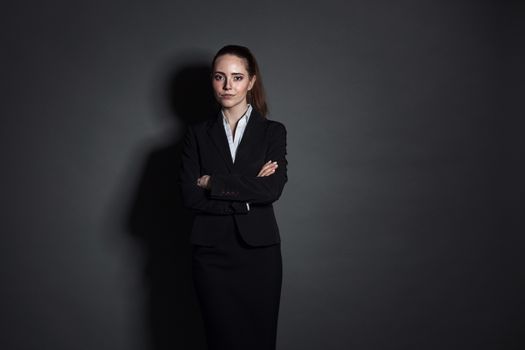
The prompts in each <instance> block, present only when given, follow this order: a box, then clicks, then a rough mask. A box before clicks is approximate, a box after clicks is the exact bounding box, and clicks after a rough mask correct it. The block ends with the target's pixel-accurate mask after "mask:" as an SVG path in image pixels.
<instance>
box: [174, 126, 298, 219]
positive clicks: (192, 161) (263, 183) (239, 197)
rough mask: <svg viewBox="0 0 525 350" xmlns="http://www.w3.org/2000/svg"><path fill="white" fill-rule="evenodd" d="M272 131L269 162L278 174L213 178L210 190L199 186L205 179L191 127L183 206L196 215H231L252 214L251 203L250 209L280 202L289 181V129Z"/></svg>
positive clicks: (182, 172)
mask: <svg viewBox="0 0 525 350" xmlns="http://www.w3.org/2000/svg"><path fill="white" fill-rule="evenodd" d="M269 127H270V128H272V129H273V130H270V131H269V132H270V134H271V136H270V144H269V147H268V151H267V154H266V158H267V160H272V161H276V162H277V165H278V166H277V168H276V169H275V172H273V173H270V174H269V175H266V176H245V175H238V174H213V175H212V176H211V177H210V178H209V183H208V184H207V186H206V187H207V188H203V187H201V186H199V185H197V181H198V179H199V178H200V176H201V174H200V165H199V154H198V150H197V145H196V139H195V135H194V132H193V129H192V127H191V126H189V127H188V131H187V132H186V135H185V138H184V144H183V151H182V163H181V169H180V188H181V191H182V199H183V205H184V206H185V207H186V208H188V209H190V210H192V211H193V212H196V213H201V214H202V213H205V214H212V215H230V214H246V213H248V211H249V209H248V207H247V205H246V203H247V202H249V203H250V205H265V204H271V203H273V202H275V201H276V200H278V199H279V197H280V196H281V193H282V191H283V188H284V185H285V183H286V182H287V181H288V177H287V164H288V162H287V160H286V154H287V152H286V128H285V127H284V125H283V124H281V123H272V125H270V126H269ZM267 164H268V163H267ZM267 164H265V166H263V168H262V169H261V172H260V173H259V175H261V174H262V173H263V169H265V167H267Z"/></svg>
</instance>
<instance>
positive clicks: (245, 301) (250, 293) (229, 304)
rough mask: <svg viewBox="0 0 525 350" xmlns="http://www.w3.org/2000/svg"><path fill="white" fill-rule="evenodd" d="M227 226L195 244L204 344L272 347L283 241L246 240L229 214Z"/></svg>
mask: <svg viewBox="0 0 525 350" xmlns="http://www.w3.org/2000/svg"><path fill="white" fill-rule="evenodd" d="M230 231H231V234H228V235H225V237H224V239H222V240H221V242H220V243H219V244H218V245H216V246H213V247H208V246H201V245H193V256H192V269H193V282H194V286H195V289H196V292H197V297H198V299H199V304H200V308H201V312H202V316H203V320H204V326H205V328H206V338H207V343H208V349H209V350H248V349H249V350H275V346H276V336H277V320H278V313H279V302H280V298H281V285H282V257H281V245H280V243H278V244H274V245H271V246H264V247H252V246H249V245H247V244H246V243H245V242H244V241H243V239H242V237H241V236H240V234H239V231H238V229H237V227H236V225H235V221H234V218H233V216H232V217H231V230H230ZM210 234H213V232H210Z"/></svg>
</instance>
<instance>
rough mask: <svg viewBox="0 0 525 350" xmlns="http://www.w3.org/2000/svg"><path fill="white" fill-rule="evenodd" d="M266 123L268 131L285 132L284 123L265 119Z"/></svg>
mask: <svg viewBox="0 0 525 350" xmlns="http://www.w3.org/2000/svg"><path fill="white" fill-rule="evenodd" d="M266 120H267V122H268V129H269V130H270V131H284V132H286V126H284V123H283V122H281V121H278V120H275V119H268V118H267V119H266Z"/></svg>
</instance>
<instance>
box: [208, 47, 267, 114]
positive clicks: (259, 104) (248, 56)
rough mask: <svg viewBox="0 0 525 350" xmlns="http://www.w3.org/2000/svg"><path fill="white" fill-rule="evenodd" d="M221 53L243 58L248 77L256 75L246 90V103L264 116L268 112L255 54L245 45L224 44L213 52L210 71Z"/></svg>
mask: <svg viewBox="0 0 525 350" xmlns="http://www.w3.org/2000/svg"><path fill="white" fill-rule="evenodd" d="M222 55H234V56H237V57H239V58H242V59H244V61H245V62H246V70H247V71H248V74H249V75H250V79H251V78H252V77H253V76H254V75H255V76H256V77H257V78H256V80H255V83H254V84H253V87H252V89H251V90H250V91H248V94H247V99H248V103H250V104H252V105H253V107H254V108H255V109H257V110H258V111H259V112H260V113H261V114H262V115H263V117H266V114H268V106H267V104H266V94H265V93H264V86H263V83H262V77H261V72H260V71H259V65H258V64H257V60H256V59H255V56H254V55H253V54H252V53H251V51H250V50H249V49H248V48H247V47H245V46H239V45H226V46H224V47H223V48H221V49H220V50H219V51H218V52H217V53H216V54H215V57H214V58H213V61H212V63H211V69H212V72H213V68H214V67H215V61H216V60H217V58H218V57H219V56H222Z"/></svg>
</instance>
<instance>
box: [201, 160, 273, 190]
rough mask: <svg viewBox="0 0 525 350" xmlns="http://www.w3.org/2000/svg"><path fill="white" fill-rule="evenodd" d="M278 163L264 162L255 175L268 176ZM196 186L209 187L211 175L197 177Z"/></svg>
mask: <svg viewBox="0 0 525 350" xmlns="http://www.w3.org/2000/svg"><path fill="white" fill-rule="evenodd" d="M278 166H279V165H278V164H277V162H272V161H271V160H269V161H268V162H267V163H266V164H264V165H263V166H262V168H261V170H260V171H259V174H258V175H257V177H263V176H270V175H272V174H273V173H275V169H277V167H278ZM197 186H199V187H202V188H204V189H206V190H209V189H211V176H210V175H203V176H201V177H199V178H198V179H197Z"/></svg>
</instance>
